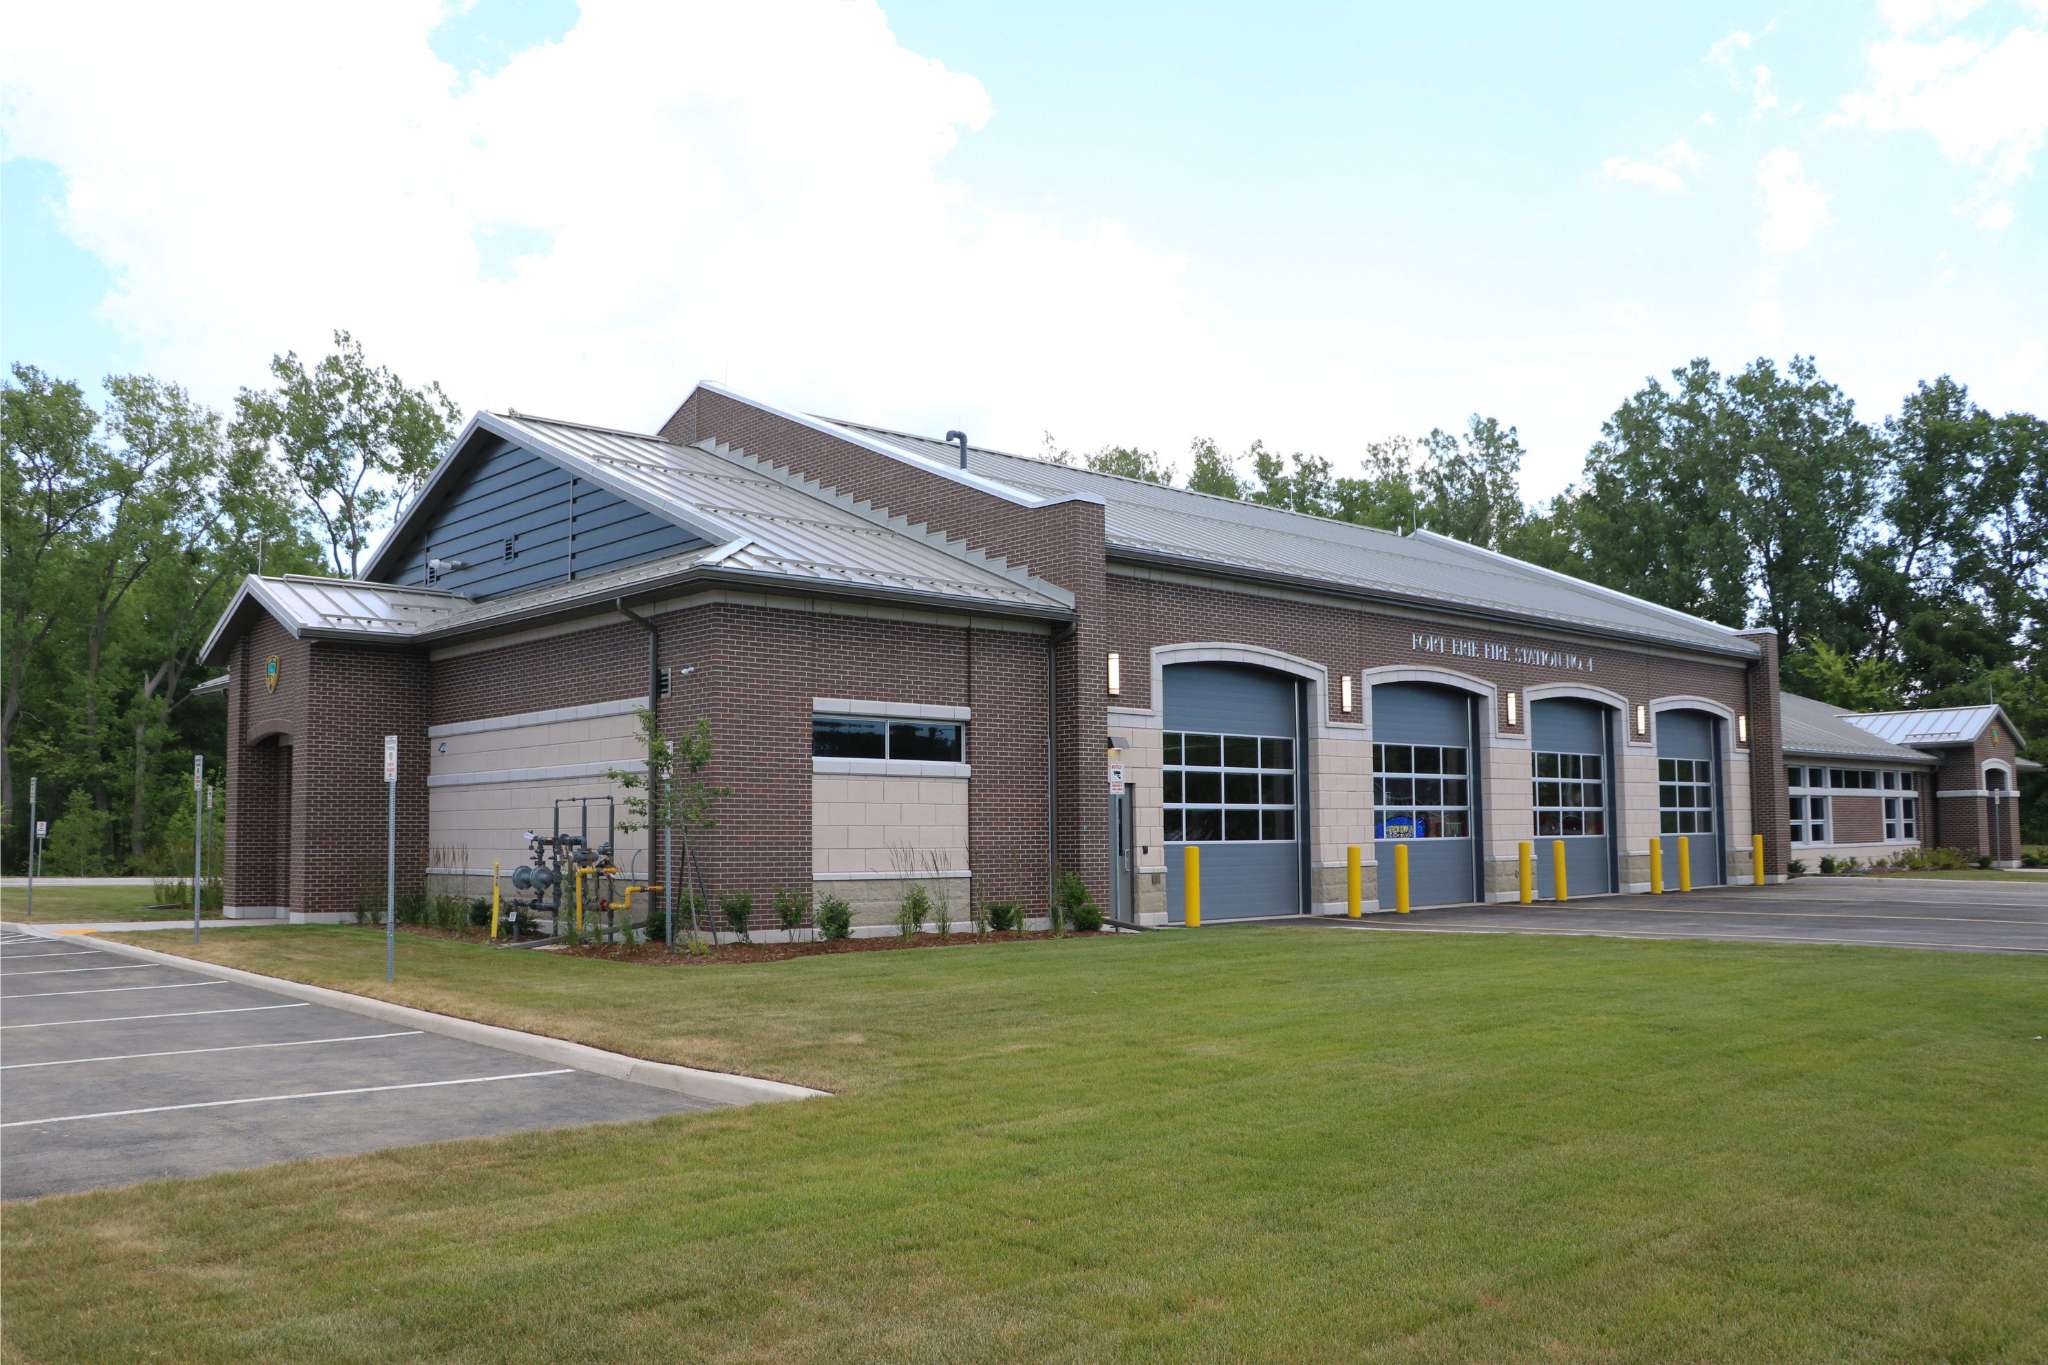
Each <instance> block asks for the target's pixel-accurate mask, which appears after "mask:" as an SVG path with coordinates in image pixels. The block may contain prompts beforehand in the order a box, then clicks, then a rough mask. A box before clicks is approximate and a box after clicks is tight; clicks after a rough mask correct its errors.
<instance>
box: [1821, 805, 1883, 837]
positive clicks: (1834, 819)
mask: <svg viewBox="0 0 2048 1365" xmlns="http://www.w3.org/2000/svg"><path fill="white" fill-rule="evenodd" d="M1829 806H1830V810H1829V811H1828V842H1830V843H1833V844H1875V843H1882V842H1883V841H1884V804H1883V798H1882V797H1881V796H1844V795H1842V794H1841V793H1839V792H1837V793H1833V794H1831V795H1830V797H1829Z"/></svg>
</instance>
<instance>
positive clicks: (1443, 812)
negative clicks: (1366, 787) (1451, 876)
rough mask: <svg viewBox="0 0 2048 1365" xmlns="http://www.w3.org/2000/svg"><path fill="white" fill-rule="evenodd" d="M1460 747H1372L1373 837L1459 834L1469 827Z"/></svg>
mask: <svg viewBox="0 0 2048 1365" xmlns="http://www.w3.org/2000/svg"><path fill="white" fill-rule="evenodd" d="M1464 772H1465V750H1464V749H1463V748H1452V747H1449V746H1443V745H1433V744H1375V745H1374V746H1373V780H1372V799H1373V837H1374V838H1377V839H1464V838H1467V837H1469V836H1470V835H1471V832H1472V812H1471V800H1472V792H1471V782H1470V780H1469V779H1468V778H1467V777H1465V776H1464Z"/></svg>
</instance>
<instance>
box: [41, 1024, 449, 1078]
mask: <svg viewBox="0 0 2048 1365" xmlns="http://www.w3.org/2000/svg"><path fill="white" fill-rule="evenodd" d="M423 1033H424V1030H422V1029H416V1028H408V1029H400V1030H398V1031H397V1032H396V1033H352V1034H349V1035H348V1036H347V1037H345V1038H295V1039H292V1040H290V1041H288V1042H282V1043H230V1044H228V1045H226V1046H224V1047H181V1048H173V1049H171V1050H169V1051H167V1052H123V1053H119V1054H116V1055H114V1056H108V1057H67V1058H64V1059H63V1060H61V1061H55V1062H10V1063H8V1064H7V1065H5V1066H0V1071H26V1070H28V1069H29V1068H31V1067H38V1066H82V1065H84V1064H85V1063H86V1062H134V1061H140V1060H142V1059H143V1058H145V1057H192V1056H196V1055H198V1054H199V1053H202V1052H247V1051H248V1050H249V1049H251V1048H259V1047H312V1046H313V1045H314V1044H316V1043H365V1042H368V1041H370V1040H371V1039H373V1038H418V1037H420V1036H422V1034H423Z"/></svg>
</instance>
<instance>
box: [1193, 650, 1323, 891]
mask: <svg viewBox="0 0 2048 1365" xmlns="http://www.w3.org/2000/svg"><path fill="white" fill-rule="evenodd" d="M1165 674H1166V676H1165V684H1164V691H1165V693H1166V695H1165V697H1164V698H1163V699H1162V710H1163V718H1164V728H1165V735H1164V754H1163V758H1164V762H1163V763H1162V765H1161V768H1160V783H1161V791H1160V804H1161V807H1162V810H1163V812H1164V814H1165V824H1166V899H1167V918H1168V919H1169V920H1170V921H1171V922H1173V923H1175V924H1181V923H1185V922H1186V919H1187V911H1186V890H1187V887H1186V881H1187V876H1186V870H1185V862H1186V859H1185V850H1186V849H1187V847H1188V846H1189V845H1190V844H1193V845H1195V846H1197V847H1198V848H1200V850H1201V867H1202V918H1203V919H1204V920H1223V919H1252V918H1256V917H1258V916H1262V915H1293V914H1300V913H1303V912H1304V911H1305V910H1306V909H1307V905H1306V889H1305V887H1304V884H1303V868H1302V856H1301V854H1302V848H1301V844H1300V842H1299V839H1298V838H1297V835H1298V833H1299V831H1300V829H1301V828H1303V827H1304V826H1305V825H1306V821H1307V813H1306V785H1307V784H1306V783H1305V782H1304V781H1303V778H1304V776H1305V773H1306V766H1305V764H1304V763H1303V762H1302V759H1303V754H1302V751H1301V750H1302V746H1301V744H1300V742H1299V741H1300V716H1301V698H1300V688H1299V684H1298V683H1297V682H1296V681H1295V679H1293V678H1291V677H1289V676H1288V675H1286V674H1284V673H1275V672H1273V671H1272V670H1270V669H1264V668H1253V667H1250V666H1248V665H1244V664H1173V665H1170V666H1168V667H1167V669H1166V670H1165Z"/></svg>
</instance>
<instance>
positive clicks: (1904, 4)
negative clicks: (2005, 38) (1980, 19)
mask: <svg viewBox="0 0 2048 1365" xmlns="http://www.w3.org/2000/svg"><path fill="white" fill-rule="evenodd" d="M1983 5H1984V0H1879V4H1878V7H1877V9H1878V13H1879V14H1880V15H1882V16H1883V18H1884V24H1885V27H1886V28H1888V29H1890V30H1891V31H1892V32H1893V33H1912V32H1915V31H1917V30H1919V29H1923V28H1929V27H1933V28H1946V27H1948V26H1949V25H1951V24H1954V23H1956V22H1958V21H1960V20H1963V19H1966V18H1968V17H1969V16H1970V14H1971V12H1972V11H1974V10H1978V9H1981V8H1983Z"/></svg>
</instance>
